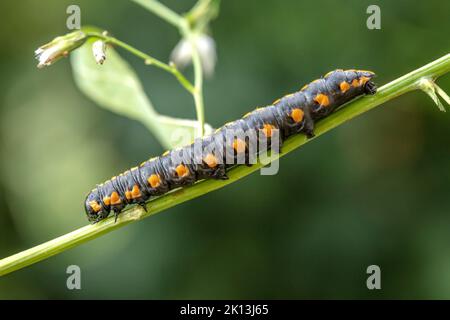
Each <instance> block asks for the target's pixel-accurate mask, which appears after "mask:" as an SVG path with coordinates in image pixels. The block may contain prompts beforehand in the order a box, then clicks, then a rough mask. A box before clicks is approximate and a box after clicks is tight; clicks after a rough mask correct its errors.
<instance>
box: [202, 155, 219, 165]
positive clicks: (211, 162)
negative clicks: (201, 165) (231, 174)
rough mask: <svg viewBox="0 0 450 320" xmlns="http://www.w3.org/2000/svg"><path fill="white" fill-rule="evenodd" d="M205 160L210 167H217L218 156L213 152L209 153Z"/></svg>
mask: <svg viewBox="0 0 450 320" xmlns="http://www.w3.org/2000/svg"><path fill="white" fill-rule="evenodd" d="M203 161H204V162H205V163H206V165H207V166H208V167H210V168H215V167H217V158H216V157H215V156H214V155H213V154H211V153H208V154H207V155H206V156H205V157H204V158H203Z"/></svg>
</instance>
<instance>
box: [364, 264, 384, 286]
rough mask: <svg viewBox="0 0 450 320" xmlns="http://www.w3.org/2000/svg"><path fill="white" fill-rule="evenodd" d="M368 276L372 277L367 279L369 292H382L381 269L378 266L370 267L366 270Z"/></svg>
mask: <svg viewBox="0 0 450 320" xmlns="http://www.w3.org/2000/svg"><path fill="white" fill-rule="evenodd" d="M366 273H367V274H370V276H369V277H368V278H367V281H366V286H367V289H369V290H374V289H377V290H380V289H381V269H380V267H379V266H377V265H376V264H373V265H370V266H368V267H367V270H366Z"/></svg>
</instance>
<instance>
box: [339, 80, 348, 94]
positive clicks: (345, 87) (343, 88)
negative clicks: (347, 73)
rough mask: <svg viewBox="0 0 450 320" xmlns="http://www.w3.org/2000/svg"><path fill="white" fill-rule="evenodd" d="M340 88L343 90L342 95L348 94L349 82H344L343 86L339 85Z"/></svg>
mask: <svg viewBox="0 0 450 320" xmlns="http://www.w3.org/2000/svg"><path fill="white" fill-rule="evenodd" d="M339 88H340V89H341V92H342V93H345V92H347V90H348V89H350V85H349V84H348V82H346V81H342V82H341V84H340V85H339Z"/></svg>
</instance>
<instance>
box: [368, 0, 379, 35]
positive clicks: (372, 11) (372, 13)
mask: <svg viewBox="0 0 450 320" xmlns="http://www.w3.org/2000/svg"><path fill="white" fill-rule="evenodd" d="M366 13H367V14H369V17H368V18H367V21H366V25H367V29H369V30H375V29H378V30H379V29H381V9H380V7H379V6H377V5H376V4H371V5H370V6H368V7H367V10H366Z"/></svg>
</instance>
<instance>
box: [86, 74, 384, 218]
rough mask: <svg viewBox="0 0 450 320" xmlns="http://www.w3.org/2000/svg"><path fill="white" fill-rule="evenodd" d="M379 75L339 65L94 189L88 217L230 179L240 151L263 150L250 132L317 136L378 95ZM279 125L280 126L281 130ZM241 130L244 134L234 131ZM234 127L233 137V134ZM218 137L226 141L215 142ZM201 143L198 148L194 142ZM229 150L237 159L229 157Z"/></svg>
mask: <svg viewBox="0 0 450 320" xmlns="http://www.w3.org/2000/svg"><path fill="white" fill-rule="evenodd" d="M374 76H375V74H374V73H373V72H371V71H365V70H335V71H332V72H329V73H327V74H326V75H325V76H324V77H322V78H320V79H318V80H315V81H313V82H311V83H310V84H308V85H305V86H304V87H303V88H302V89H301V90H300V91H298V92H295V93H292V94H288V95H286V96H284V97H282V98H281V99H278V100H276V101H274V102H273V103H272V104H271V105H269V106H267V107H265V108H258V109H256V110H254V111H252V112H250V113H247V114H246V115H245V116H244V117H243V118H242V119H238V120H236V121H233V122H230V123H227V124H225V125H224V126H223V127H221V128H219V129H218V130H216V132H215V133H213V134H212V135H209V136H205V137H202V138H201V139H198V140H196V142H194V143H193V144H191V145H188V146H185V147H182V148H179V149H175V150H172V151H168V152H166V153H164V154H163V155H162V156H160V157H156V158H152V159H150V160H148V161H145V162H143V163H142V164H141V165H140V166H138V167H134V168H132V169H130V170H128V171H126V172H124V173H122V174H120V175H118V176H116V177H113V178H111V179H110V180H108V181H106V182H104V183H102V184H100V185H98V186H97V187H96V188H95V189H94V190H92V191H91V192H90V193H89V194H88V196H87V197H86V201H85V209H86V214H87V216H88V219H89V221H91V222H93V223H96V222H98V221H100V220H103V219H105V218H107V217H108V216H109V214H110V212H111V211H114V213H115V216H116V219H117V216H118V214H119V213H120V212H121V211H122V210H123V209H124V208H125V206H126V205H129V204H139V205H142V206H143V207H144V209H145V208H146V207H145V203H146V201H148V200H149V199H150V198H151V197H153V196H159V195H162V194H164V193H167V192H168V191H170V190H172V189H175V188H178V187H182V186H186V185H190V184H193V183H194V182H196V181H197V180H201V179H211V178H212V179H228V177H227V175H226V171H227V169H229V168H230V167H232V166H233V165H236V163H237V162H235V160H236V159H237V157H238V156H239V155H244V157H245V159H246V160H245V163H246V164H249V161H248V159H249V158H250V157H252V156H253V157H254V156H255V155H258V154H259V152H260V151H259V150H258V149H257V148H256V149H253V148H250V146H249V140H248V139H247V137H249V136H251V135H250V134H248V133H250V132H257V133H256V135H257V141H258V142H259V141H260V139H268V140H270V138H271V137H275V136H274V133H275V132H277V133H278V134H277V135H276V137H277V139H278V140H279V142H280V144H281V143H282V142H283V141H284V140H285V139H286V138H288V137H289V136H291V135H294V134H297V133H303V134H306V136H307V137H308V138H311V137H313V136H314V123H315V121H317V120H319V119H322V118H324V117H326V116H327V115H329V114H330V113H332V112H333V111H334V110H336V108H338V107H339V106H341V105H343V104H344V103H346V102H348V101H350V100H352V99H354V98H355V97H357V96H360V95H362V94H374V93H375V92H376V86H375V84H374V83H373V82H372V81H371V79H372V78H373V77H374ZM277 130H278V131H277ZM237 131H240V132H243V133H244V134H245V137H246V138H244V139H243V138H239V137H237V136H236V135H235V134H234V132H237ZM230 132H231V139H230ZM217 141H221V142H223V143H222V144H221V146H222V147H219V148H218V147H217ZM195 145H196V146H198V145H200V146H201V152H196V150H195V147H194V146H195ZM230 150H231V153H232V155H231V156H232V159H233V161H234V162H233V163H230V162H229V161H226V160H228V159H229V156H230Z"/></svg>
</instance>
